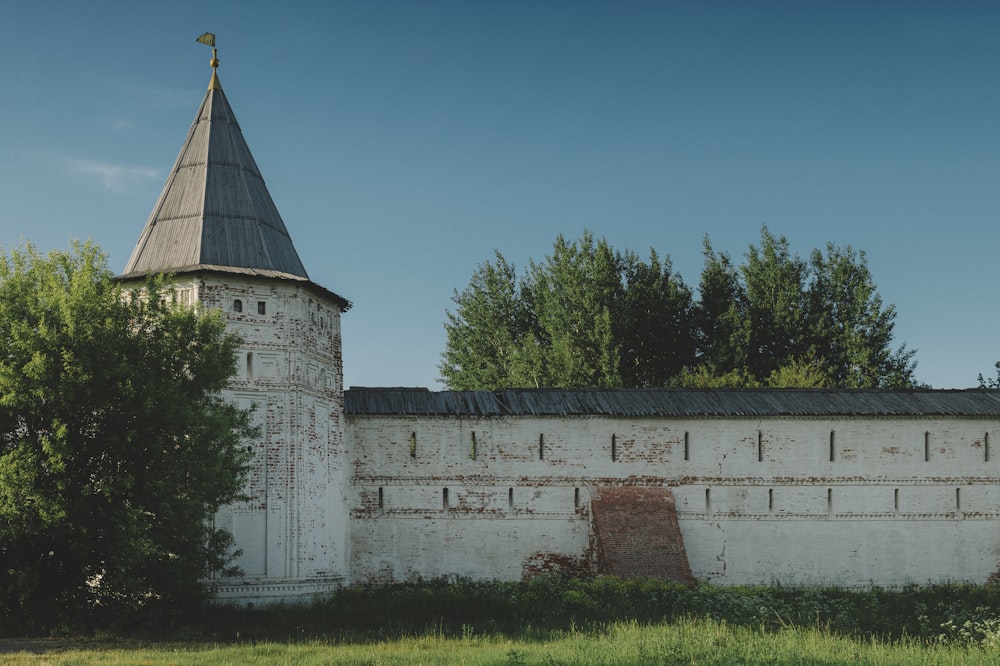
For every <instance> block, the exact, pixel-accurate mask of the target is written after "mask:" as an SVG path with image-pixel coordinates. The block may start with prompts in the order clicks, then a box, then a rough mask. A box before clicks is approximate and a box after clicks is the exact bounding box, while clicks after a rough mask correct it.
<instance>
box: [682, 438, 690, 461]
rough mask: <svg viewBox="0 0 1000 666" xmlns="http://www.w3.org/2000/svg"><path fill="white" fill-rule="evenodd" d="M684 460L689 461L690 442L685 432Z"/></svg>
mask: <svg viewBox="0 0 1000 666" xmlns="http://www.w3.org/2000/svg"><path fill="white" fill-rule="evenodd" d="M684 460H691V441H690V439H689V437H688V433H687V431H685V432H684Z"/></svg>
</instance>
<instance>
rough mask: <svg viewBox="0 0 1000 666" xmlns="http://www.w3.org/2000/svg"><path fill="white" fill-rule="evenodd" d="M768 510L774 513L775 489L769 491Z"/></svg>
mask: <svg viewBox="0 0 1000 666" xmlns="http://www.w3.org/2000/svg"><path fill="white" fill-rule="evenodd" d="M767 510H768V511H770V512H772V513H773V512H774V488H768V489H767Z"/></svg>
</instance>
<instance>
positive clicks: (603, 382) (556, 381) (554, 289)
mask: <svg viewBox="0 0 1000 666" xmlns="http://www.w3.org/2000/svg"><path fill="white" fill-rule="evenodd" d="M524 291H525V292H526V301H527V303H528V304H529V306H530V308H531V312H532V315H533V317H532V318H533V322H534V324H535V329H534V333H535V336H536V340H535V341H536V342H537V344H538V347H539V350H540V360H541V369H542V372H541V377H540V379H541V382H540V385H541V386H550V387H561V388H570V387H581V386H620V385H621V373H620V371H619V362H620V358H621V351H620V346H619V343H618V340H617V339H616V337H615V322H616V321H617V319H618V317H619V315H620V310H621V301H622V296H623V292H624V285H623V284H622V258H621V255H620V254H619V253H617V252H615V251H614V250H613V249H612V248H611V246H610V245H609V244H608V242H607V241H606V240H604V239H601V240H600V241H597V242H596V243H595V241H594V237H593V235H592V234H591V233H590V232H585V233H584V235H583V237H582V238H581V239H580V240H579V241H577V242H575V243H569V242H567V241H566V239H565V238H563V236H562V235H559V236H558V237H557V238H556V241H555V244H554V245H553V251H552V254H551V255H549V256H548V257H546V258H545V261H543V262H541V263H538V264H536V263H534V262H531V265H530V267H529V270H528V276H527V278H526V280H525V285H524Z"/></svg>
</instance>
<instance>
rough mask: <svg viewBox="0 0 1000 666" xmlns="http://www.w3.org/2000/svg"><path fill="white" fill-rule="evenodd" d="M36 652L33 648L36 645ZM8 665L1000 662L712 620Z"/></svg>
mask: <svg viewBox="0 0 1000 666" xmlns="http://www.w3.org/2000/svg"><path fill="white" fill-rule="evenodd" d="M34 647H35V648H36V649H37V648H38V647H39V646H38V645H36V646H34ZM0 660H2V661H3V663H10V664H25V665H29V664H30V665H35V664H121V665H125V664H128V665H132V664H178V665H182V664H192V665H193V664H199V665H200V664H208V665H213V664H217V665H222V664H237V665H246V664H305V665H308V664H317V665H318V664H469V665H479V664H482V665H485V664H509V665H518V664H623V665H624V664H636V665H645V664H650V665H653V664H704V665H710V664H779V665H784V664H788V665H792V664H795V665H805V666H809V665H819V664H887V665H888V664H898V665H900V666H902V665H912V664H1000V651H997V650H995V649H987V648H982V647H974V648H970V647H960V646H955V645H930V646H929V645H924V644H921V642H920V641H917V640H913V639H904V640H902V641H897V642H894V643H892V644H890V643H885V642H880V641H873V640H859V639H853V638H847V637H838V636H835V635H832V634H830V633H828V632H824V631H821V630H817V629H812V628H809V629H799V628H787V629H780V630H778V631H766V630H761V629H754V628H752V627H737V626H732V625H729V624H727V623H724V622H719V621H713V620H681V621H678V622H671V623H664V624H659V625H641V624H638V623H636V622H619V623H614V624H611V625H609V626H607V627H603V628H596V629H593V630H589V631H585V632H582V631H572V630H570V631H565V632H545V635H537V636H532V635H531V632H530V631H528V632H526V634H525V635H524V636H520V637H514V638H511V637H506V636H499V635H476V634H474V633H472V632H471V631H470V632H468V633H467V635H464V636H458V637H447V636H443V635H440V634H434V633H428V634H426V635H421V636H414V637H409V638H400V639H395V640H387V641H372V642H367V641H366V642H357V643H338V642H315V641H307V642H303V643H299V642H286V643H274V642H266V643H258V644H254V645H245V644H235V645H212V644H207V643H190V644H176V643H174V644H171V643H163V644H158V645H154V646H148V645H147V646H141V645H129V646H122V645H115V644H114V643H113V642H112V643H107V644H98V645H91V646H88V647H86V648H82V649H81V648H78V647H72V646H62V647H56V648H55V649H51V650H48V651H46V652H44V653H42V654H32V653H26V652H21V653H17V654H5V655H0Z"/></svg>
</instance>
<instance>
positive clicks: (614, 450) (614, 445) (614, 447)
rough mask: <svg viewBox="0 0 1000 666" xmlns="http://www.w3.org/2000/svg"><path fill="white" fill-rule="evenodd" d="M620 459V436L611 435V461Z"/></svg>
mask: <svg viewBox="0 0 1000 666" xmlns="http://www.w3.org/2000/svg"><path fill="white" fill-rule="evenodd" d="M617 461H618V436H617V435H611V462H617Z"/></svg>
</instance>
